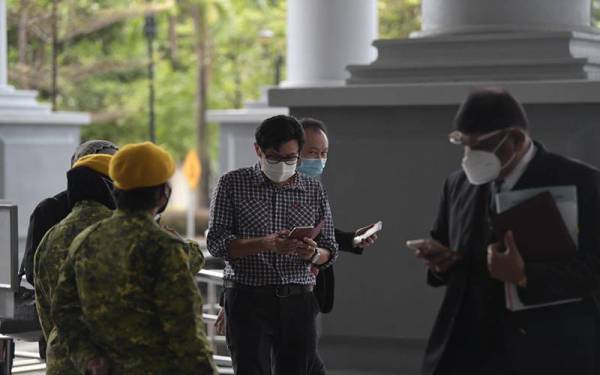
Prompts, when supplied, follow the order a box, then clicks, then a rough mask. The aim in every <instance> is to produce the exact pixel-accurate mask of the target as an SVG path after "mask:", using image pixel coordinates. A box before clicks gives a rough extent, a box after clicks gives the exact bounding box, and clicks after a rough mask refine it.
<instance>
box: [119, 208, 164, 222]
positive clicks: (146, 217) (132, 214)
mask: <svg viewBox="0 0 600 375" xmlns="http://www.w3.org/2000/svg"><path fill="white" fill-rule="evenodd" d="M113 216H114V217H121V218H130V219H137V220H141V221H149V222H151V223H154V224H156V222H155V221H154V220H153V219H152V218H151V217H150V214H148V212H147V211H145V210H135V211H134V210H126V209H122V208H118V209H116V210H115V213H114V214H113ZM157 225H158V224H157Z"/></svg>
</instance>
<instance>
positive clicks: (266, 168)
mask: <svg viewBox="0 0 600 375" xmlns="http://www.w3.org/2000/svg"><path fill="white" fill-rule="evenodd" d="M296 165H297V163H294V164H292V165H287V164H286V163H284V162H282V161H281V162H279V163H276V164H271V163H269V162H268V161H267V159H266V158H265V157H264V156H263V157H262V158H261V159H260V170H261V171H262V172H263V173H264V174H265V175H266V176H267V177H268V178H269V180H271V181H273V182H276V183H281V182H284V181H287V180H288V179H290V178H291V177H292V176H293V175H294V174H295V173H296Z"/></svg>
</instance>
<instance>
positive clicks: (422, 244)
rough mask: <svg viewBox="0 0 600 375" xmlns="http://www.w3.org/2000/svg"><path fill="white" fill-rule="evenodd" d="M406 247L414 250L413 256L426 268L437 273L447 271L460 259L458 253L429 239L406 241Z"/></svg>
mask: <svg viewBox="0 0 600 375" xmlns="http://www.w3.org/2000/svg"><path fill="white" fill-rule="evenodd" d="M406 246H407V247H409V248H410V249H413V250H415V256H416V257H417V258H419V259H423V260H424V261H425V264H426V265H427V267H429V268H430V269H431V270H432V271H434V272H437V273H444V272H446V271H448V270H449V269H450V267H452V266H453V265H454V264H455V263H456V262H457V261H458V260H459V259H460V257H461V256H460V254H459V253H457V252H455V251H452V250H450V249H449V248H447V247H446V246H444V245H442V244H441V243H439V242H438V241H436V240H432V239H429V238H423V239H418V240H410V241H406Z"/></svg>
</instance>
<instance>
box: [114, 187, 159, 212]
mask: <svg viewBox="0 0 600 375" xmlns="http://www.w3.org/2000/svg"><path fill="white" fill-rule="evenodd" d="M166 188H167V184H166V183H165V184H161V185H158V186H151V187H144V188H138V189H131V190H121V189H115V191H114V196H115V200H116V201H117V208H119V209H123V210H129V211H147V210H150V209H153V208H157V207H158V206H159V197H160V194H161V193H162V192H163V191H164V190H165V189H166Z"/></svg>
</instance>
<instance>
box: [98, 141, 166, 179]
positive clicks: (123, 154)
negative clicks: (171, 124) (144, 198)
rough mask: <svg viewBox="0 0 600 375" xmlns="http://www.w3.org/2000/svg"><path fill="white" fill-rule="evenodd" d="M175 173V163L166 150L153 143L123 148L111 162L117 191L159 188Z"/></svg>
mask: <svg viewBox="0 0 600 375" xmlns="http://www.w3.org/2000/svg"><path fill="white" fill-rule="evenodd" d="M174 173H175V161H174V160H173V157H172V156H171V154H169V153H168V152H167V151H166V150H165V149H163V148H162V147H159V146H157V145H155V144H154V143H152V142H144V143H133V144H129V145H126V146H125V147H123V148H121V149H120V150H119V151H118V152H117V153H116V154H115V155H114V156H113V158H112V161H111V162H110V171H109V175H110V178H112V180H113V183H114V185H115V187H116V188H117V189H120V190H132V189H138V188H144V187H151V186H158V185H161V184H164V183H165V182H167V181H169V179H170V178H171V177H172V176H173V174H174Z"/></svg>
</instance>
